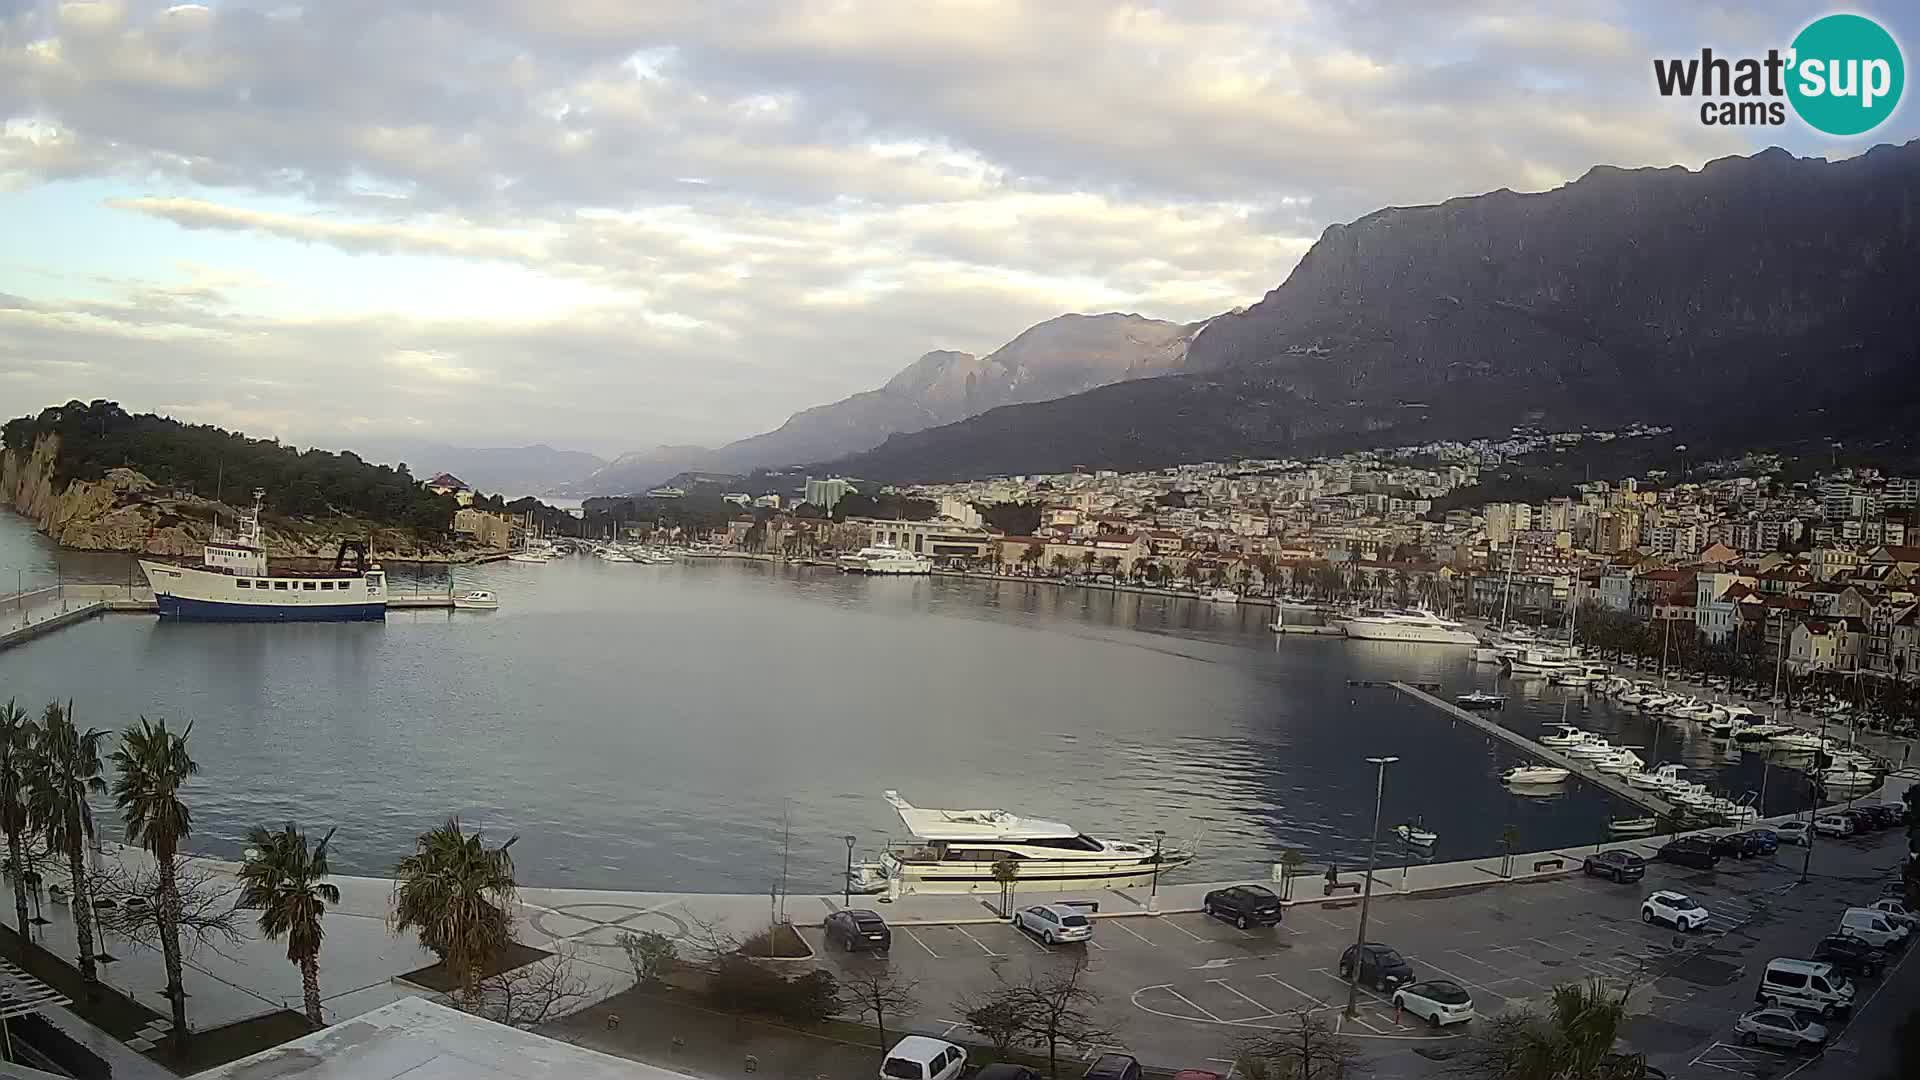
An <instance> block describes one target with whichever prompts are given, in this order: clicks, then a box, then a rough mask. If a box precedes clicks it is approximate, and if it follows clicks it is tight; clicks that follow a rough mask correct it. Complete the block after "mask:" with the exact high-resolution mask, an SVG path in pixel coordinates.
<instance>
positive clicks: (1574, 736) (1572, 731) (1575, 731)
mask: <svg viewBox="0 0 1920 1080" xmlns="http://www.w3.org/2000/svg"><path fill="white" fill-rule="evenodd" d="M1547 727H1548V728H1550V729H1552V733H1551V734H1547V735H1542V736H1540V738H1539V739H1537V740H1535V741H1536V742H1538V743H1539V744H1540V745H1541V746H1554V747H1559V748H1561V749H1565V748H1567V747H1569V746H1584V745H1586V744H1587V743H1590V742H1593V741H1594V740H1596V739H1598V738H1600V736H1598V735H1595V734H1594V733H1593V732H1591V731H1582V730H1580V729H1579V728H1577V727H1574V726H1573V725H1572V724H1548V725H1547Z"/></svg>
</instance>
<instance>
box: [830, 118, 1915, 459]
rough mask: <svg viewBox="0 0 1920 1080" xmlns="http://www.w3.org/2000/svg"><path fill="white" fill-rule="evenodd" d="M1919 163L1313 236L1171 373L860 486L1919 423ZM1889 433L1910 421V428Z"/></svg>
mask: <svg viewBox="0 0 1920 1080" xmlns="http://www.w3.org/2000/svg"><path fill="white" fill-rule="evenodd" d="M1916 241H1920V141H1916V142H1910V143H1907V144H1905V145H1903V146H1899V147H1891V146H1881V147H1876V148H1875V149H1873V150H1871V151H1869V152H1868V153H1866V154H1863V155H1861V156H1859V157H1855V158H1850V159H1847V160H1843V161H1837V162H1827V161H1824V160H1820V159H1803V158H1795V157H1793V156H1792V155H1790V154H1788V153H1787V152H1786V151H1784V150H1780V149H1777V148H1776V149H1770V150H1767V151H1764V152H1762V153H1759V154H1756V155H1754V156H1752V157H1745V158H1739V157H1735V158H1723V159H1720V160H1717V161H1714V162H1711V163H1709V164H1708V165H1706V166H1705V167H1703V168H1702V169H1700V170H1699V171H1689V170H1687V169H1684V168H1680V167H1677V166H1676V167H1673V168H1666V169H1619V168H1613V167H1607V166H1602V167H1597V168H1595V169H1593V170H1591V171H1589V172H1588V173H1587V174H1586V175H1585V176H1583V177H1581V178H1580V179H1579V180H1576V181H1574V182H1573V183H1570V184H1567V185H1565V186H1563V187H1560V188H1557V189H1555V190H1552V191H1547V192H1541V193H1537V194H1525V195H1522V194H1516V193H1514V192H1512V191H1506V190H1501V191H1495V192H1492V193H1489V194H1486V195H1480V196H1475V197H1471V198H1460V199H1452V200H1449V201H1447V202H1445V203H1441V204H1439V205H1437V206H1420V207H1403V208H1391V209H1386V210H1381V211H1378V212H1376V213H1373V214H1369V215H1367V216H1366V217H1363V218H1361V219H1360V220H1358V221H1355V222H1353V223H1351V224H1346V225H1335V226H1332V227H1330V228H1329V229H1327V230H1326V232H1325V233H1324V234H1323V235H1322V236H1321V238H1320V240H1319V241H1318V242H1317V243H1315V245H1314V246H1313V248H1312V249H1311V250H1310V251H1309V252H1308V253H1307V255H1306V256H1305V257H1304V258H1302V259H1301V261H1300V263H1299V265H1298V266H1296V267H1295V268H1294V270H1293V273H1292V274H1291V275H1289V276H1288V278H1287V280H1286V281H1285V282H1284V283H1282V284H1281V285H1280V287H1278V288H1276V289H1274V290H1273V291H1272V292H1270V293H1268V294H1267V295H1266V297H1265V298H1263V299H1262V300H1261V301H1260V302H1259V303H1257V304H1254V305H1253V306H1251V307H1249V308H1246V309H1245V310H1243V311H1238V312H1234V313H1230V314H1226V315H1222V316H1220V317H1217V318H1215V319H1212V320H1210V321H1208V322H1207V323H1205V324H1204V326H1203V327H1202V328H1201V329H1200V330H1199V331H1198V332H1197V333H1196V334H1195V335H1194V336H1193V337H1192V339H1191V340H1190V342H1189V343H1188V348H1187V352H1186V358H1185V371H1184V372H1183V373H1181V374H1176V375H1171V376H1166V377H1161V378H1152V379H1145V380H1141V381H1138V382H1130V383H1123V384H1120V385H1114V386H1106V387H1102V388H1099V389H1095V390H1092V391H1089V392H1087V393H1083V394H1078V395H1074V396H1070V397H1064V398H1060V399H1057V400H1053V401H1048V402H1044V403H1038V404H1027V405H1019V406H1014V407H1010V408H1001V409H995V410H992V411H989V412H986V413H984V414H982V415H980V416H977V417H974V418H971V419H968V420H965V421H961V422H959V423H955V424H949V425H945V426H942V427H937V428H930V429H928V430H925V431H920V432H914V433H909V434H897V435H894V436H893V437H891V438H889V439H888V440H887V441H886V442H885V443H882V444H881V445H880V446H878V447H876V448H875V449H873V450H871V451H868V452H866V453H863V454H858V455H854V456H852V457H850V458H846V459H842V460H840V461H838V462H835V463H834V467H835V468H837V469H839V470H841V471H844V472H847V473H849V474H852V475H857V476H863V477H871V478H874V479H882V480H895V481H907V480H940V479H955V478H962V477H968V476H979V475H986V474H991V473H996V472H1001V473H1004V472H1016V473H1017V472H1050V471H1059V470H1064V469H1068V468H1071V467H1072V466H1074V465H1086V466H1089V467H1107V468H1150V467H1157V466H1163V465H1168V464H1173V463H1177V462H1182V461H1197V460H1207V459H1214V458H1223V457H1231V456H1236V455H1245V456H1277V455H1285V454H1298V453H1309V452H1320V451H1324V450H1334V449H1342V448H1347V447H1352V446H1355V445H1379V444H1385V443H1405V442H1419V441H1424V440H1426V439H1430V438H1440V437H1456V436H1462V435H1467V436H1471V435H1482V434H1491V433H1497V432H1500V431H1502V430H1504V429H1505V428H1506V427H1507V426H1509V425H1512V424H1517V423H1522V422H1533V423H1540V424H1546V425H1550V426H1554V427H1562V428H1577V427H1580V426H1583V425H1587V426H1606V425H1613V424H1617V423H1621V422H1624V421H1631V420H1646V421H1650V422H1658V423H1671V424H1674V425H1676V426H1677V427H1679V428H1681V430H1683V431H1686V432H1688V433H1690V434H1691V433H1694V432H1700V433H1702V435H1703V436H1712V435H1714V434H1715V433H1719V434H1722V435H1725V436H1727V437H1730V438H1731V437H1747V436H1751V435H1753V434H1755V433H1761V434H1767V435H1788V434H1793V433H1812V432H1832V433H1834V434H1836V435H1841V434H1847V433H1852V432H1856V431H1860V430H1863V429H1866V428H1876V427H1877V428H1885V427H1887V426H1889V425H1894V424H1898V423H1901V422H1903V421H1902V417H1903V416H1905V417H1908V418H1910V417H1911V416H1912V415H1913V413H1912V412H1911V410H1912V409H1914V408H1915V407H1916V406H1920V320H1916V319H1915V318H1914V317H1913V310H1912V309H1913V305H1914V296H1915V293H1914V286H1913V282H1914V281H1916V280H1920V277H1916V275H1917V274H1920V243H1917V242H1916ZM1905 422H1908V423H1910V422H1911V421H1910V419H1908V420H1906V421H1905Z"/></svg>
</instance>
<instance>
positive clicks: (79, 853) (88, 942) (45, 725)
mask: <svg viewBox="0 0 1920 1080" xmlns="http://www.w3.org/2000/svg"><path fill="white" fill-rule="evenodd" d="M106 737H107V733H106V732H104V731H101V730H99V729H98V728H89V729H87V730H86V731H81V730H79V729H78V728H76V727H75V726H74V723H73V705H72V703H71V702H69V703H68V704H67V705H65V706H62V705H61V704H60V703H59V702H57V701H56V702H51V703H49V704H48V705H47V709H46V712H45V713H43V714H41V717H40V723H39V725H38V726H37V727H35V729H34V733H33V755H32V757H31V759H30V764H29V767H28V780H27V820H28V821H29V822H30V823H31V824H32V825H33V827H35V828H37V829H39V830H40V831H41V833H42V834H43V835H45V836H46V838H47V844H48V845H49V846H50V847H54V848H57V849H59V850H62V851H64V852H66V854H67V873H68V876H69V878H70V879H71V881H70V884H71V886H72V894H73V895H72V899H71V903H70V904H69V907H70V909H71V910H72V912H73V937H74V943H75V945H77V946H78V949H79V956H78V960H79V965H80V979H81V982H83V983H84V984H85V985H86V990H87V995H88V998H89V1000H91V999H92V997H93V996H94V995H96V994H97V992H98V989H99V982H100V975H99V972H98V971H97V970H96V968H95V959H94V952H95V950H94V946H93V904H92V902H91V894H90V893H89V892H88V890H87V863H86V859H85V857H84V851H83V849H84V848H85V846H86V841H87V840H88V839H89V838H90V837H92V836H93V808H92V807H91V806H89V805H88V804H87V797H88V796H90V795H103V794H105V793H106V790H107V784H106V781H104V780H102V779H100V744H101V742H103V741H104V740H105V739H106Z"/></svg>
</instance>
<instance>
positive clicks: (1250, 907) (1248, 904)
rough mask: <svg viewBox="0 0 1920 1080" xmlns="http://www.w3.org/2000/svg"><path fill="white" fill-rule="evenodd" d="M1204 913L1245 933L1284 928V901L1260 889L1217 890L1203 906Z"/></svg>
mask: <svg viewBox="0 0 1920 1080" xmlns="http://www.w3.org/2000/svg"><path fill="white" fill-rule="evenodd" d="M1200 910H1201V911H1204V912H1206V913H1207V914H1209V915H1211V916H1213V917H1214V918H1216V919H1225V920H1226V921H1228V922H1230V923H1232V924H1233V925H1235V926H1237V927H1239V928H1240V929H1242V930H1245V929H1246V928H1247V927H1249V926H1278V925H1280V898H1279V897H1278V896H1275V895H1274V894H1273V890H1272V889H1267V888H1262V887H1261V886H1259V885H1234V886H1232V887H1230V888H1225V889H1215V890H1213V891H1212V892H1210V893H1208V894H1207V896H1206V899H1204V900H1202V901H1201V902H1200Z"/></svg>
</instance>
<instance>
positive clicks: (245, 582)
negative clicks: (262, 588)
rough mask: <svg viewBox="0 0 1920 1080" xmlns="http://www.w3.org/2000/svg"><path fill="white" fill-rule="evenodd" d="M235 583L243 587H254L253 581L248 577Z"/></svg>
mask: <svg viewBox="0 0 1920 1080" xmlns="http://www.w3.org/2000/svg"><path fill="white" fill-rule="evenodd" d="M234 584H235V585H236V586H238V587H240V588H242V589H251V588H253V582H251V581H248V580H247V579H246V578H241V579H240V580H239V581H236V582H234Z"/></svg>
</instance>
